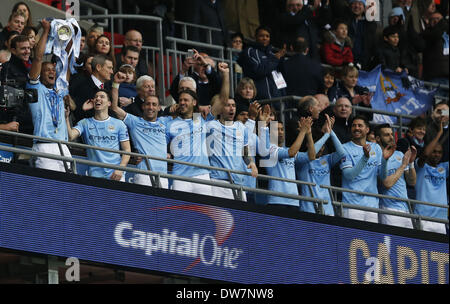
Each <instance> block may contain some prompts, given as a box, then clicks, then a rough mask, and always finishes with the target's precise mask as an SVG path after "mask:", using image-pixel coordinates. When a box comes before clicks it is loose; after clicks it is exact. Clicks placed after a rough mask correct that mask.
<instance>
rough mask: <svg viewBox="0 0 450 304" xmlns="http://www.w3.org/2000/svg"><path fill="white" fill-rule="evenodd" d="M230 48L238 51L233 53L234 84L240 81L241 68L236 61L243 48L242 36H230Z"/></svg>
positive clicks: (235, 34)
mask: <svg viewBox="0 0 450 304" xmlns="http://www.w3.org/2000/svg"><path fill="white" fill-rule="evenodd" d="M231 47H232V48H233V49H234V50H237V51H238V52H233V69H234V77H235V79H236V82H239V81H240V80H241V79H242V67H241V66H240V65H239V64H238V63H237V62H236V61H237V59H238V58H239V53H240V52H242V50H243V48H244V36H243V35H242V34H241V33H234V34H233V35H231Z"/></svg>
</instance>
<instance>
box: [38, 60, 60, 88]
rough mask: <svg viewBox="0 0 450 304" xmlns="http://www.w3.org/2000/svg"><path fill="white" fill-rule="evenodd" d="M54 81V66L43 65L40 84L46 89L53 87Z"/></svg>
mask: <svg viewBox="0 0 450 304" xmlns="http://www.w3.org/2000/svg"><path fill="white" fill-rule="evenodd" d="M55 81H56V68H55V65H53V64H50V63H45V64H43V65H42V69H41V82H42V84H43V85H44V86H46V87H53V86H54V84H55Z"/></svg>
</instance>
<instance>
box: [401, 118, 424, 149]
mask: <svg viewBox="0 0 450 304" xmlns="http://www.w3.org/2000/svg"><path fill="white" fill-rule="evenodd" d="M426 132H427V122H426V120H425V119H423V118H422V117H416V118H414V119H412V120H411V122H410V123H409V126H408V133H407V134H406V136H405V137H403V138H399V139H398V140H397V150H398V151H400V152H402V153H403V154H405V153H406V151H408V149H409V148H410V147H414V148H415V149H416V150H417V154H418V155H420V154H422V151H423V148H424V147H425V134H426Z"/></svg>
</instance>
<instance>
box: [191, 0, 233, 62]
mask: <svg viewBox="0 0 450 304" xmlns="http://www.w3.org/2000/svg"><path fill="white" fill-rule="evenodd" d="M191 5H192V6H193V7H192V9H193V11H192V12H193V14H192V15H191V18H192V19H191V23H195V24H201V25H204V26H210V27H215V28H219V29H221V31H220V32H218V31H213V32H212V43H213V44H215V45H219V46H224V47H226V46H227V45H228V41H227V40H228V37H229V36H228V29H227V25H226V22H225V10H224V8H223V5H222V0H197V1H194V2H193V3H192V4H191ZM207 34H208V33H207V31H202V30H199V29H194V30H193V32H192V35H193V37H192V38H193V39H192V40H194V41H201V42H207V41H208V40H207V39H208V38H207ZM214 55H216V54H214Z"/></svg>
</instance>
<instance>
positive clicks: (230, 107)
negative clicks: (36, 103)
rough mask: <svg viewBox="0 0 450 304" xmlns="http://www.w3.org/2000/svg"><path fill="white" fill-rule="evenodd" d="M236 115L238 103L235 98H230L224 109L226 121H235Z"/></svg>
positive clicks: (223, 113) (223, 114) (223, 115)
mask: <svg viewBox="0 0 450 304" xmlns="http://www.w3.org/2000/svg"><path fill="white" fill-rule="evenodd" d="M235 115H236V103H235V102H234V100H233V99H228V102H227V103H226V105H225V107H224V108H223V110H222V117H223V119H224V120H225V121H233V120H234V116H235Z"/></svg>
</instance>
